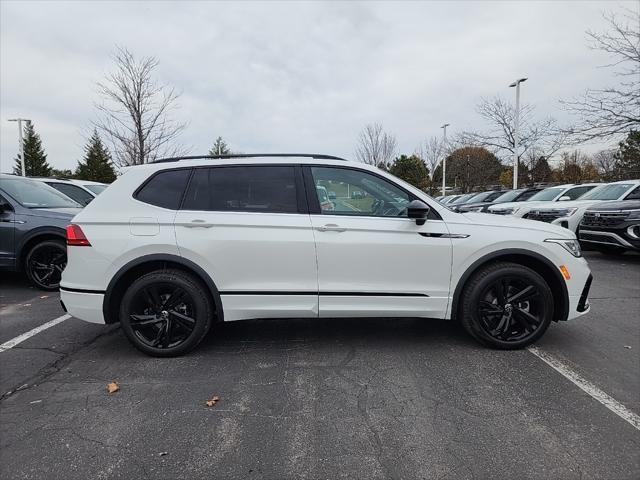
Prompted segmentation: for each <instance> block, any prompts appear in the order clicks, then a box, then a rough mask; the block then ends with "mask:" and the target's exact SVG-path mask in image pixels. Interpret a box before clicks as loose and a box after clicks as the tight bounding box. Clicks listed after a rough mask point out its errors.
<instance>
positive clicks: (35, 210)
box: [0, 174, 108, 290]
mask: <svg viewBox="0 0 640 480" xmlns="http://www.w3.org/2000/svg"><path fill="white" fill-rule="evenodd" d="M107 186H108V185H106V184H104V183H99V182H91V181H85V180H67V179H58V178H34V177H30V178H25V177H18V176H15V175H3V174H0V268H2V269H8V270H18V271H24V273H25V274H26V275H27V278H28V279H29V280H30V282H31V283H32V284H33V285H34V286H36V287H38V288H40V289H43V290H55V289H57V288H58V286H59V284H60V278H61V275H62V270H64V268H65V266H66V264H67V247H66V243H65V228H66V226H67V225H68V224H69V223H71V219H72V218H73V217H74V216H75V215H76V214H77V213H78V212H80V211H81V210H82V208H83V207H85V206H86V205H87V204H89V202H91V201H92V200H93V199H94V198H95V197H96V196H97V195H98V194H100V193H101V192H102V191H103V190H104V189H105V188H107Z"/></svg>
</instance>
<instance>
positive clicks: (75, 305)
mask: <svg viewBox="0 0 640 480" xmlns="http://www.w3.org/2000/svg"><path fill="white" fill-rule="evenodd" d="M60 301H61V302H62V304H63V305H64V308H65V310H66V311H67V312H68V313H69V314H70V315H71V316H73V317H75V318H79V319H80V320H84V321H85V322H91V323H102V324H104V323H105V321H104V315H103V313H102V303H103V301H104V293H98V292H79V291H71V290H66V289H65V288H64V287H60Z"/></svg>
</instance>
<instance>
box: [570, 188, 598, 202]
mask: <svg viewBox="0 0 640 480" xmlns="http://www.w3.org/2000/svg"><path fill="white" fill-rule="evenodd" d="M594 188H595V186H594V185H587V186H584V187H574V188H570V189H569V190H567V191H566V192H565V193H564V194H563V195H562V196H563V197H564V196H567V197H569V198H570V199H571V200H577V199H578V198H580V197H581V196H582V195H584V194H585V193H587V192H588V191H589V190H593V189H594Z"/></svg>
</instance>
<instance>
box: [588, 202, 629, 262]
mask: <svg viewBox="0 0 640 480" xmlns="http://www.w3.org/2000/svg"><path fill="white" fill-rule="evenodd" d="M578 237H579V238H580V242H581V243H584V244H585V245H586V246H589V247H592V248H595V249H596V250H599V251H601V252H602V253H606V254H613V255H616V254H622V253H624V252H626V251H630V250H635V251H640V200H623V201H620V202H619V201H614V202H602V203H598V204H597V205H594V206H592V207H590V208H588V209H587V210H586V212H585V213H584V216H583V217H582V220H581V222H580V227H579V230H578Z"/></svg>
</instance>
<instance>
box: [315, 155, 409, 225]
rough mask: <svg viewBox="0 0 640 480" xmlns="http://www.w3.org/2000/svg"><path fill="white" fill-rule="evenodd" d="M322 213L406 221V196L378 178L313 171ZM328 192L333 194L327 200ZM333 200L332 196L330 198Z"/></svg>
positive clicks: (347, 172) (333, 170)
mask: <svg viewBox="0 0 640 480" xmlns="http://www.w3.org/2000/svg"><path fill="white" fill-rule="evenodd" d="M311 172H312V175H313V182H314V184H315V186H316V194H317V196H318V202H319V203H320V210H321V211H322V213H326V214H330V215H366V216H376V217H406V216H407V205H408V204H409V201H410V200H409V194H408V193H406V192H405V191H404V190H402V189H400V188H399V187H396V186H395V185H393V184H392V183H391V182H388V181H386V180H383V179H382V178H380V177H377V176H375V175H372V174H369V173H367V172H362V171H359V170H350V169H346V168H331V167H312V168H311ZM327 191H331V192H334V193H335V197H334V198H332V199H329V198H328V197H327V195H326V192H327ZM332 197H333V195H332Z"/></svg>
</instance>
